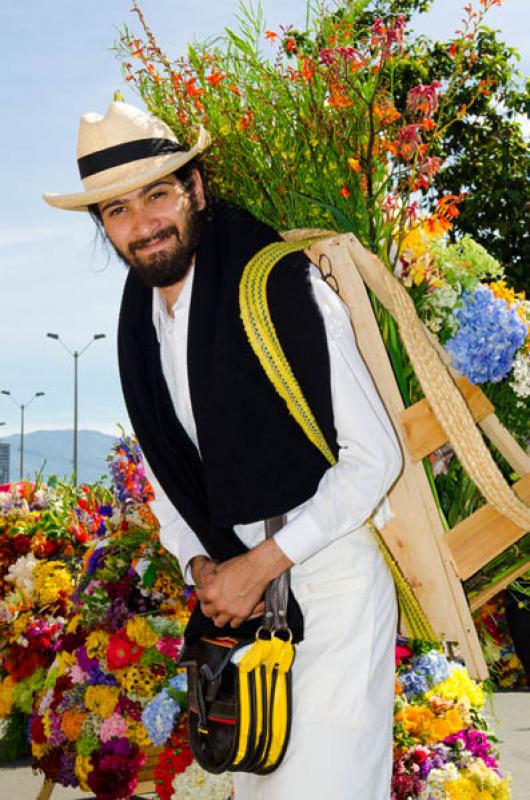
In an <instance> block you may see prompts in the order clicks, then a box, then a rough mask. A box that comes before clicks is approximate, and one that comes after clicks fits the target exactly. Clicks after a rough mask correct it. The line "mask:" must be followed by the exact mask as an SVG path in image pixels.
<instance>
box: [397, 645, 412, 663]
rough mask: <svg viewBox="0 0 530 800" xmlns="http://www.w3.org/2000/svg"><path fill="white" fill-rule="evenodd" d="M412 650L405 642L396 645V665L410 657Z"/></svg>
mask: <svg viewBox="0 0 530 800" xmlns="http://www.w3.org/2000/svg"><path fill="white" fill-rule="evenodd" d="M411 655H412V650H411V649H410V647H407V646H406V645H404V644H397V645H396V667H398V666H399V665H400V664H401V662H402V661H403V659H405V658H410V656H411Z"/></svg>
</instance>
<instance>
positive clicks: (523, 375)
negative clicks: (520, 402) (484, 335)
mask: <svg viewBox="0 0 530 800" xmlns="http://www.w3.org/2000/svg"><path fill="white" fill-rule="evenodd" d="M510 386H511V387H512V389H513V390H514V392H515V394H516V395H517V397H521V398H523V399H525V398H527V397H530V354H529V353H528V352H523V351H522V350H521V351H519V353H517V355H516V356H515V359H514V362H513V380H512V381H511V382H510Z"/></svg>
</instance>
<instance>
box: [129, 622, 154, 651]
mask: <svg viewBox="0 0 530 800" xmlns="http://www.w3.org/2000/svg"><path fill="white" fill-rule="evenodd" d="M127 636H128V637H129V639H132V640H133V642H136V643H137V644H139V645H141V646H142V647H152V646H153V645H154V644H156V643H157V642H158V639H159V636H158V634H157V633H155V631H154V630H153V629H152V627H151V626H150V625H149V623H148V622H147V620H146V619H144V617H133V618H132V619H130V620H129V622H128V623H127Z"/></svg>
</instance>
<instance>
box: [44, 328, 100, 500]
mask: <svg viewBox="0 0 530 800" xmlns="http://www.w3.org/2000/svg"><path fill="white" fill-rule="evenodd" d="M46 336H47V337H48V338H49V339H55V340H56V341H58V342H59V344H61V345H62V346H63V347H64V349H65V350H66V352H67V353H69V354H70V355H71V356H73V358H74V474H73V479H74V486H77V427H78V426H77V418H78V367H77V363H78V361H79V357H80V356H82V355H83V353H84V352H85V350H88V348H89V347H90V345H91V344H93V342H96V341H97V340H98V339H104V338H105V334H104V333H95V334H94V335H93V337H92V339H90V341H89V342H88V343H87V344H86V345H85V346H84V347H83V348H81V350H70V348H69V347H68V346H67V345H66V344H65V343H64V342H63V340H62V339H61V337H60V336H59V334H58V333H47V334H46Z"/></svg>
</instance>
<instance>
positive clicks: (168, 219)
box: [98, 172, 205, 287]
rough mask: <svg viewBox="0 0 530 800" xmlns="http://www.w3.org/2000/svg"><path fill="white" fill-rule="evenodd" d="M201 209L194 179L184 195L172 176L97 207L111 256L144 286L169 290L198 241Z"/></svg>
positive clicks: (201, 197)
mask: <svg viewBox="0 0 530 800" xmlns="http://www.w3.org/2000/svg"><path fill="white" fill-rule="evenodd" d="M204 206H205V201H204V192H203V188H202V181H201V178H200V175H199V173H198V172H195V173H194V185H193V187H192V188H191V189H190V190H189V191H187V190H186V189H185V187H184V186H183V184H182V183H181V182H180V181H178V180H177V179H176V178H175V176H174V175H168V176H167V177H164V178H161V179H160V180H159V181H157V182H156V183H151V184H149V185H148V186H143V187H142V188H141V189H136V190H135V191H132V192H128V193H127V194H124V195H120V196H119V197H114V198H112V200H105V201H104V202H102V203H99V206H98V208H99V211H100V214H101V219H102V221H103V225H104V226H105V231H106V233H107V236H108V237H109V239H110V242H111V244H112V245H113V246H114V249H115V250H116V252H117V254H118V255H119V256H120V257H121V258H122V259H123V261H125V263H126V264H127V265H128V266H130V268H131V269H132V270H133V271H134V272H136V274H137V275H138V276H139V277H140V278H141V279H142V280H143V281H144V283H146V284H147V285H148V286H158V287H165V286H172V285H173V284H175V283H178V282H179V281H181V280H182V279H183V278H184V277H185V275H186V274H187V272H188V270H189V268H190V266H191V262H192V258H193V255H194V254H195V251H196V249H197V245H198V243H199V239H200V229H201V211H202V209H203V208H204Z"/></svg>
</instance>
